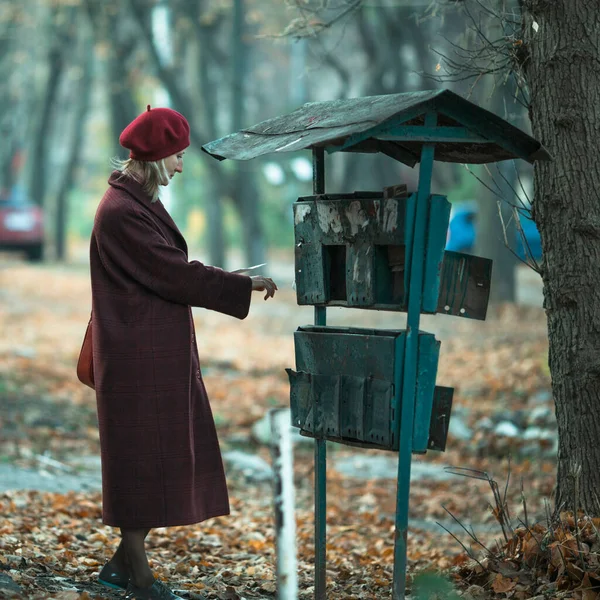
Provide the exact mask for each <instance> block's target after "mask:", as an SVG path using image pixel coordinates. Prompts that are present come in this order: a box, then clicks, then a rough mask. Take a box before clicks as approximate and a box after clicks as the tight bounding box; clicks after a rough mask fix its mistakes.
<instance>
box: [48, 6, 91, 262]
mask: <svg viewBox="0 0 600 600" xmlns="http://www.w3.org/2000/svg"><path fill="white" fill-rule="evenodd" d="M78 19H79V23H78V25H79V26H78V27H77V31H78V38H77V40H75V44H76V45H75V47H76V49H77V52H76V53H75V56H76V57H77V62H76V63H75V74H76V76H75V82H74V83H73V84H72V89H71V94H70V96H71V98H73V99H74V106H73V109H74V110H73V112H72V118H71V121H72V124H71V136H70V138H69V139H67V140H65V142H66V144H68V154H67V160H66V164H65V166H64V169H63V173H62V177H61V180H60V182H59V185H58V191H57V193H56V213H55V214H56V225H55V238H56V239H55V244H56V258H57V259H58V260H61V261H62V260H65V258H66V238H67V222H68V217H69V203H68V199H69V193H70V192H71V190H72V188H73V186H74V183H75V178H76V173H77V171H78V165H79V164H80V161H81V156H82V148H83V139H84V129H85V124H86V122H87V114H88V111H89V108H90V100H91V91H92V79H93V72H94V71H93V67H94V52H93V49H94V46H93V41H92V36H91V34H90V33H89V32H88V28H87V27H85V23H81V21H83V14H81V12H80V13H79V15H78Z"/></svg>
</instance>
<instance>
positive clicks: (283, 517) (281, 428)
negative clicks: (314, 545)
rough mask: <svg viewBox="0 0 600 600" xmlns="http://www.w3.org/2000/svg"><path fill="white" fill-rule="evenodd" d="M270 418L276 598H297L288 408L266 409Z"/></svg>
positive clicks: (290, 437) (284, 599)
mask: <svg viewBox="0 0 600 600" xmlns="http://www.w3.org/2000/svg"><path fill="white" fill-rule="evenodd" d="M269 418H270V422H271V457H272V461H273V473H274V477H273V499H274V509H275V542H276V554H277V598H278V600H297V598H298V564H297V559H296V517H295V514H294V471H293V456H292V436H291V429H292V426H291V416H290V409H289V408H275V409H273V410H271V411H269Z"/></svg>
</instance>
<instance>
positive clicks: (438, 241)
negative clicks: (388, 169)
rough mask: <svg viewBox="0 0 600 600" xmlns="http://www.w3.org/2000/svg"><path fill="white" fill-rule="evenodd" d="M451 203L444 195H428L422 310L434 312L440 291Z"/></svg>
mask: <svg viewBox="0 0 600 600" xmlns="http://www.w3.org/2000/svg"><path fill="white" fill-rule="evenodd" d="M450 209H451V205H450V202H448V200H446V197H445V196H438V195H433V196H430V197H429V223H428V231H427V249H426V251H425V252H426V255H425V275H424V280H423V302H422V309H423V312H428V313H435V312H436V310H437V307H438V298H439V293H440V277H441V270H442V264H443V262H444V248H445V247H446V234H447V232H448V224H449V222H450Z"/></svg>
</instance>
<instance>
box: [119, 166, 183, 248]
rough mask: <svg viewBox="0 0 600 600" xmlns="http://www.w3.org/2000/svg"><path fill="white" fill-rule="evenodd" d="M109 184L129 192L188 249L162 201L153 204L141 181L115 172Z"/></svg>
mask: <svg viewBox="0 0 600 600" xmlns="http://www.w3.org/2000/svg"><path fill="white" fill-rule="evenodd" d="M108 183H109V185H110V186H111V187H114V188H117V189H120V190H123V191H125V192H127V193H128V194H129V195H130V196H131V197H132V198H133V199H134V200H136V201H137V202H139V203H140V204H142V205H143V206H144V207H145V208H147V209H148V210H150V212H152V213H154V214H155V215H156V216H157V217H158V218H159V219H160V220H161V221H162V222H163V223H164V224H165V225H168V226H169V227H170V228H171V229H172V230H173V231H174V232H175V233H176V234H177V235H178V237H179V238H180V239H181V241H182V243H183V245H184V246H185V247H186V249H187V244H186V242H185V238H184V237H183V235H182V233H181V231H179V228H178V227H177V225H176V224H175V221H173V219H172V218H171V215H170V214H169V213H168V212H167V209H166V208H165V205H164V204H163V203H162V202H161V201H160V200H157V201H156V202H152V198H150V196H149V195H148V194H147V193H146V192H145V191H144V188H143V187H142V184H141V183H140V182H139V181H136V180H135V179H133V178H132V177H128V176H127V175H123V174H122V173H121V172H120V171H113V172H112V173H111V175H110V177H109V179H108Z"/></svg>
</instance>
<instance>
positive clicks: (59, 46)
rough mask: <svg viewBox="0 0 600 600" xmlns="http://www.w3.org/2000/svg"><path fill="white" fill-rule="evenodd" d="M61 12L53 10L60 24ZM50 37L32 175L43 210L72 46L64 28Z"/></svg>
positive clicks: (32, 189) (32, 194) (35, 196)
mask: <svg viewBox="0 0 600 600" xmlns="http://www.w3.org/2000/svg"><path fill="white" fill-rule="evenodd" d="M60 11H61V9H60V8H56V9H54V10H53V12H52V17H51V18H52V20H53V21H54V22H58V21H59V20H60V19H61V18H62V17H61V15H60ZM63 14H64V13H63ZM50 35H52V36H53V43H52V45H51V46H50V50H49V51H48V66H49V69H48V78H47V83H46V91H45V94H44V101H43V105H42V111H41V113H42V114H41V116H40V121H39V124H38V129H37V132H36V138H35V145H34V147H33V152H32V160H33V164H34V165H35V168H34V169H33V170H32V171H31V179H30V182H29V195H30V197H31V199H32V200H33V201H34V202H35V203H36V204H37V205H38V206H43V204H44V196H45V195H46V188H47V184H48V178H47V176H46V167H47V162H48V141H49V138H50V130H51V126H52V111H53V109H54V105H55V103H56V96H57V94H58V87H59V84H60V81H61V78H62V74H63V71H64V70H65V66H66V60H65V48H66V47H68V46H69V45H70V43H71V40H70V38H69V35H68V34H67V32H66V31H65V25H64V24H62V25H58V26H56V27H52V31H51V33H50Z"/></svg>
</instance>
